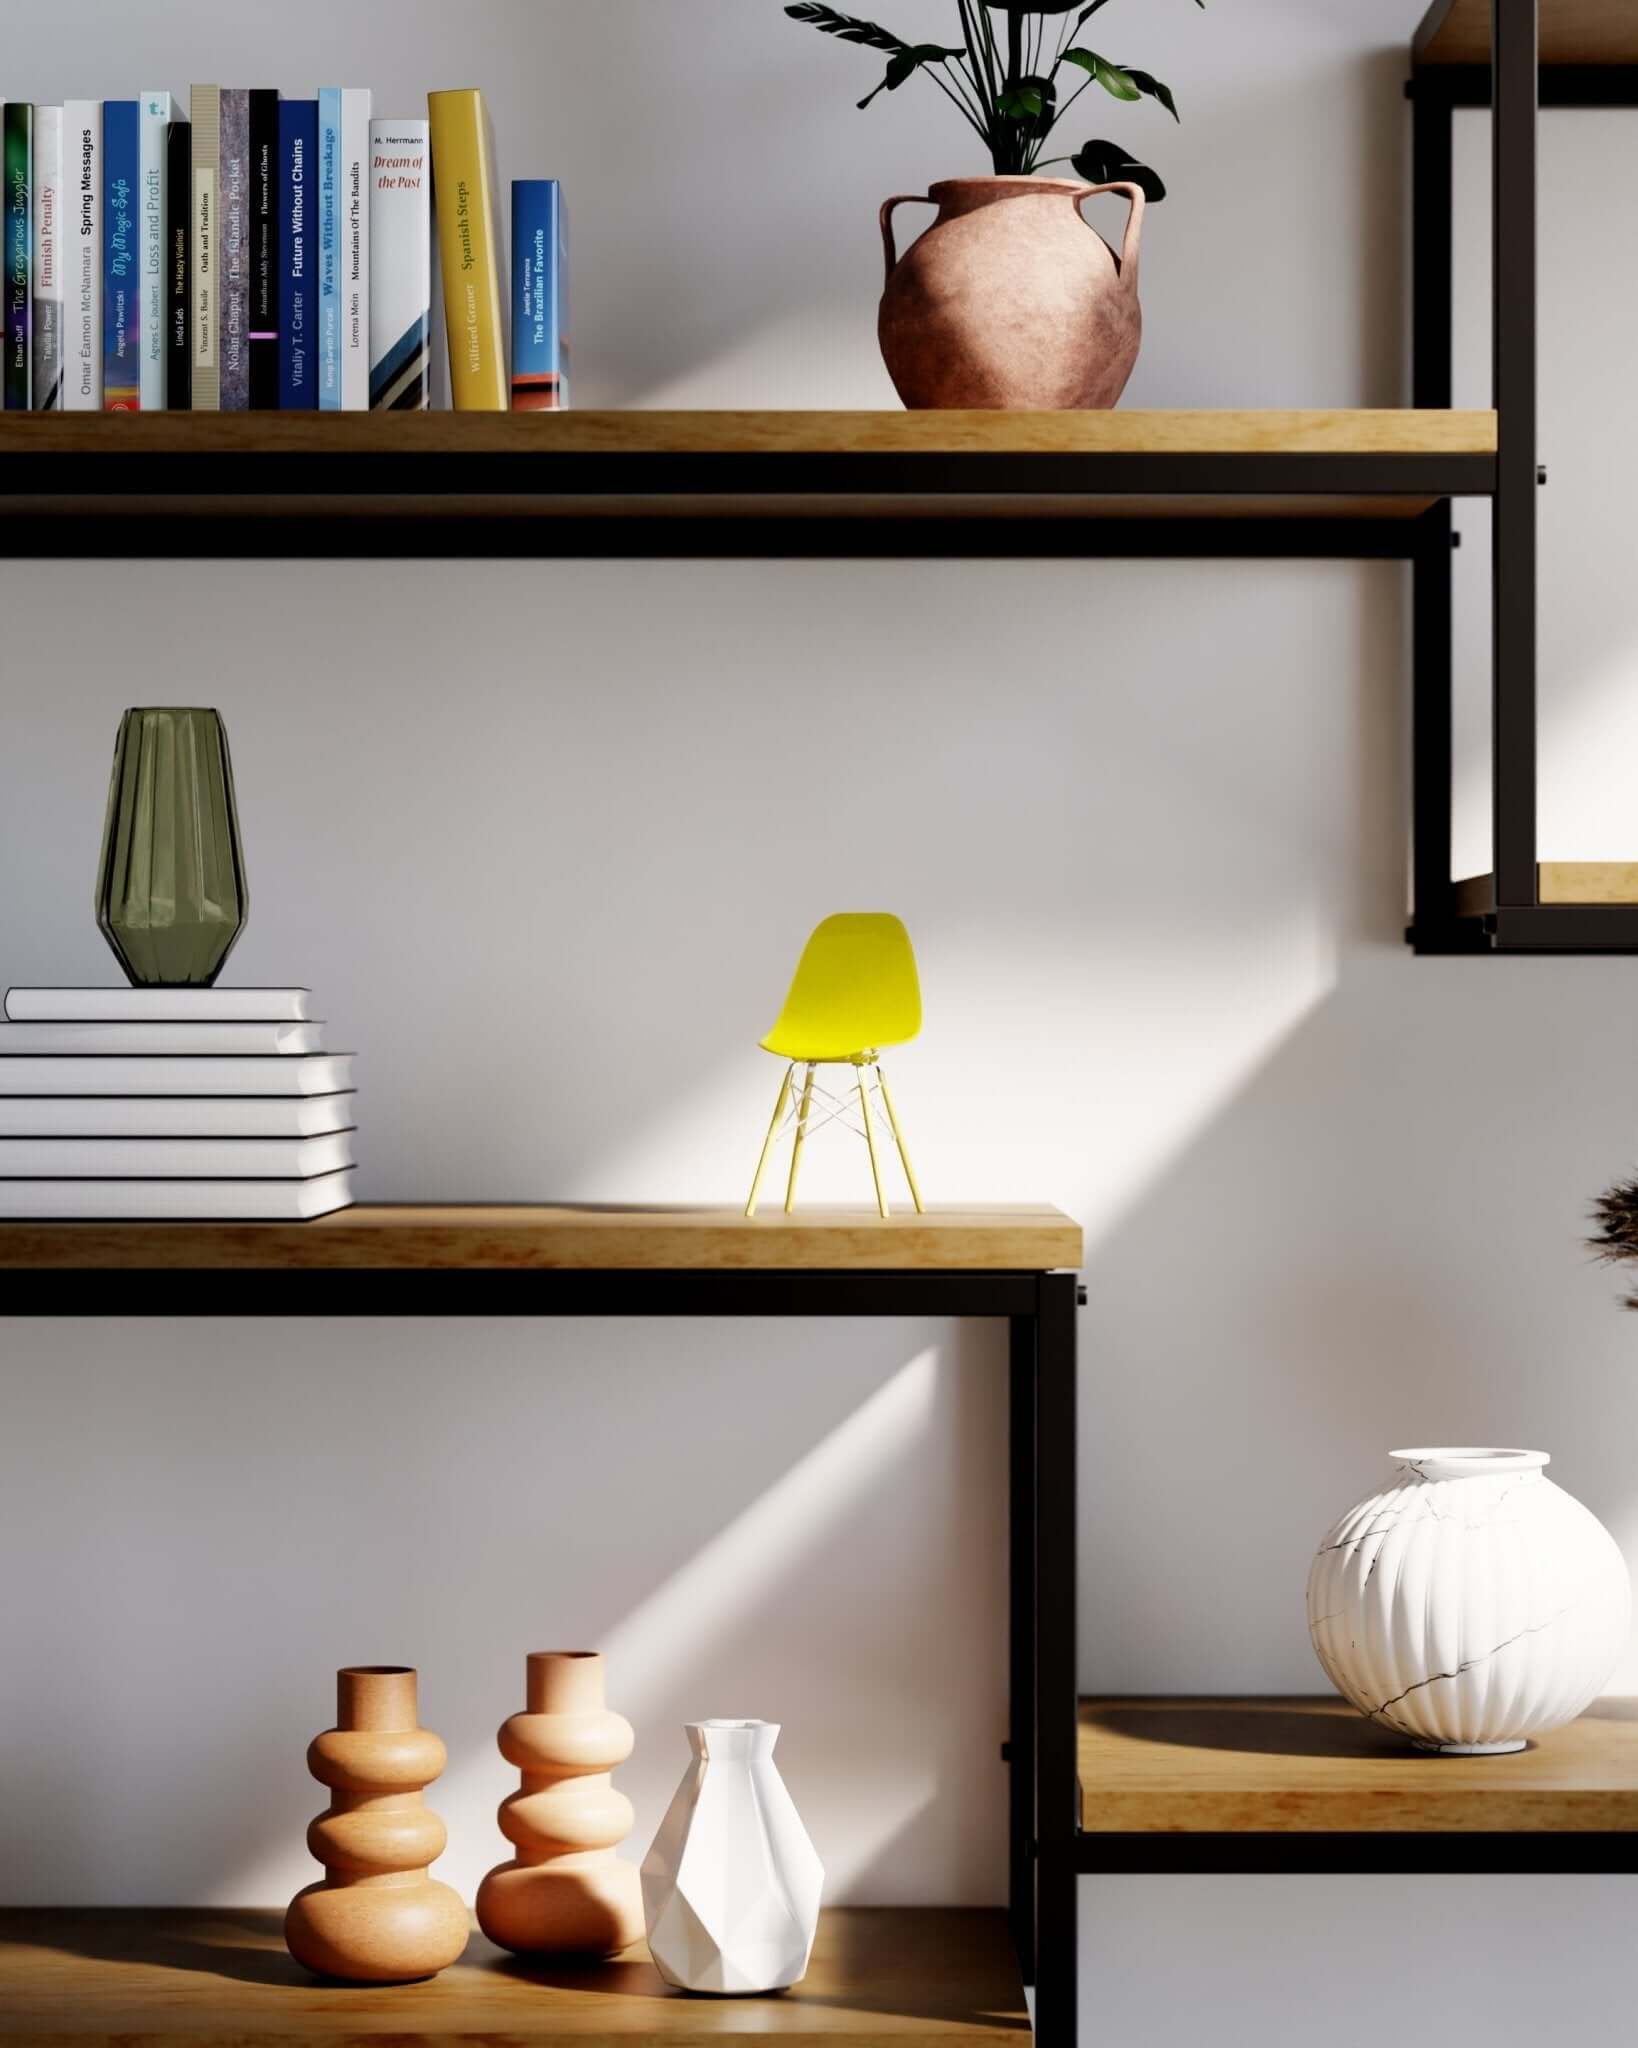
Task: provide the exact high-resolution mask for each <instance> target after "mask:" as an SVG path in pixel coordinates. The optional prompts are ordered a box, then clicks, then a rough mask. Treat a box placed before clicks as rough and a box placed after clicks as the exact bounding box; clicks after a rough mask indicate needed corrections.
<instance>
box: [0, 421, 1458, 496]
mask: <svg viewBox="0 0 1638 2048" xmlns="http://www.w3.org/2000/svg"><path fill="white" fill-rule="evenodd" d="M1495 452H1496V415H1495V414H1494V413H1493V412H1453V411H1452V412H1444V411H1419V412H1413V411H1409V410H1388V409H1383V410H1378V411H1368V412H1357V411H1355V412H1348V411H1327V412H1318V411H1310V412H1295V411H1285V412H1232V411H1215V412H1160V411H1131V412H1049V413H1028V412H917V413H910V412H562V413H454V412H426V413H297V412H286V413H273V412H262V413H87V414H73V413H36V414H17V415H13V414H7V415H5V416H4V417H3V418H0V457H3V456H5V455H6V454H13V453H14V454H19V455H22V454H46V453H53V454H63V455H76V454H78V455H113V454H130V455H131V456H132V458H133V462H134V461H135V460H137V459H139V458H146V457H152V456H154V455H162V454H176V455H222V456H246V455H404V456H417V455H419V456H429V457H430V456H436V455H516V456H519V457H520V458H521V457H524V456H528V455H552V454H561V455H595V454H609V455H679V456H707V455H809V454H812V455H847V454H852V455H1117V454H1120V455H1144V454H1163V455H1248V454H1250V455H1255V454H1264V455H1339V454H1355V455H1493V454H1495ZM3 482H4V470H3V467H0V489H3ZM535 487H536V488H538V486H535ZM520 488H523V486H522V485H521V484H520Z"/></svg>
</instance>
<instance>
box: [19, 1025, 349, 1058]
mask: <svg viewBox="0 0 1638 2048" xmlns="http://www.w3.org/2000/svg"><path fill="white" fill-rule="evenodd" d="M323 1050H324V1026H323V1025H322V1024H0V1059H3V1058H5V1057H6V1056H7V1055H8V1054H11V1055H15V1054H17V1053H33V1052H40V1053H55V1052H62V1053H96V1054H104V1053H124V1052H149V1053H189V1052H197V1053H213V1054H216V1055H217V1056H221V1055H224V1054H226V1055H230V1056H237V1055H241V1054H247V1053H248V1054H255V1055H260V1056H263V1057H268V1058H282V1059H289V1058H290V1057H291V1055H292V1054H295V1053H304V1052H323Z"/></svg>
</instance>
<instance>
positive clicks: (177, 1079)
mask: <svg viewBox="0 0 1638 2048" xmlns="http://www.w3.org/2000/svg"><path fill="white" fill-rule="evenodd" d="M352 1085H353V1059H352V1054H351V1053H337V1054H329V1055H326V1054H324V1053H311V1054H300V1053H298V1054H297V1055H296V1056H295V1057H294V1058H280V1057H275V1058H272V1059H244V1058H228V1059H222V1058H216V1059H212V1058H211V1057H210V1056H209V1055H208V1054H200V1055H197V1056H188V1055H178V1054H174V1053H171V1054H165V1053H159V1054H146V1055H145V1054H138V1053H124V1054H122V1053H115V1054H112V1055H106V1054H105V1055H101V1056H99V1055H97V1054H94V1053H93V1054H87V1053H68V1054H65V1055H60V1056H57V1057H52V1056H50V1055H30V1054H28V1053H22V1054H14V1055H13V1056H12V1057H11V1058H9V1059H0V1095H337V1094H340V1093H342V1092H344V1091H345V1090H347V1089H349V1088H351V1087H352Z"/></svg>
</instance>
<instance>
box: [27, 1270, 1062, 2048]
mask: <svg viewBox="0 0 1638 2048" xmlns="http://www.w3.org/2000/svg"><path fill="white" fill-rule="evenodd" d="M131 1277H141V1276H129V1275H119V1274H115V1273H112V1272H85V1273H78V1274H73V1275H65V1274H64V1273H62V1272H58V1271H8V1272H6V1273H5V1274H4V1275H3V1276H0V1313H3V1314H4V1315H5V1316H6V1317H7V1318H10V1317H14V1316H15V1317H21V1316H37V1317H62V1316H70V1315H72V1316H119V1317H128V1316H130V1315H132V1314H136V1315H145V1316H154V1317H163V1318H165V1319H167V1320H169V1319H172V1318H178V1317H188V1318H197V1317H205V1316H253V1317H292V1318H307V1317H322V1318H324V1319H326V1320H330V1319H334V1318H338V1317H358V1316H377V1317H422V1316H461V1317H486V1318H487V1317H496V1316H523V1317H549V1316H586V1317H599V1316H620V1317H627V1316H713V1317H716V1316H772V1317H785V1316H805V1317H829V1316H843V1317H856V1316H899V1317H907V1316H916V1317H929V1316H943V1317H954V1318H967V1317H980V1318H985V1319H991V1320H997V1321H1001V1322H1004V1323H1005V1324H1006V1325H1007V1328H1008V1336H1009V1341H1008V1353H1007V1357H1008V1433H1009V1443H1008V1450H1007V1473H1008V1494H1009V1506H1008V1531H1009V1538H1008V1550H1009V1565H1008V1596H1007V1601H1008V1629H1009V1646H1008V1694H1009V1708H1008V1731H1009V1732H1008V1739H1007V1741H1006V1742H1005V1744H1004V1745H1003V1747H1002V1750H1001V1759H1002V1761H1003V1762H1004V1763H1005V1764H1006V1765H1007V1766H1008V1779H1009V1785H1008V1827H1007V1840H1008V1900H1009V1918H1010V1924H1011V1929H1012V1937H1013V1943H1014V1947H1015V1949H1016V1952H1017V1956H1018V1965H1019V1972H1020V1975H1021V1977H1022V1980H1023V1982H1024V1983H1025V1984H1026V1985H1029V1986H1031V1987H1032V1988H1033V1991H1034V1997H1035V2038H1036V2040H1037V2042H1039V2043H1041V2044H1044V2048H1075V2039H1076V1998H1077V1967H1078V1957H1077V1928H1076V1878H1077V1875H1078V1873H1079V1870H1080V1867H1081V1866H1080V1852H1081V1839H1080V1785H1079V1773H1078V1766H1077V1759H1076V1740H1077V1732H1078V1704H1079V1703H1078V1700H1077V1696H1076V1695H1077V1687H1076V1659H1075V1628H1076V1589H1075V1519H1076V1518H1075V1497H1076V1481H1075V1453H1076V1440H1075V1427H1076V1419H1075V1392H1076V1356H1075V1351H1076V1328H1075V1324H1076V1310H1077V1308H1078V1306H1079V1305H1080V1302H1081V1300H1082V1299H1083V1294H1082V1289H1081V1285H1080V1281H1079V1279H1078V1277H1077V1276H1076V1275H1075V1274H1074V1273H1068V1272H975V1271H970V1270H968V1271H954V1272H915V1271H897V1272H859V1271H840V1272H776V1271H747V1270H742V1269H732V1270H724V1271H637V1272H623V1271H594V1272H557V1271H532V1270H506V1271H489V1270H471V1271H468V1270H458V1271H432V1270H379V1271H375V1270H353V1269H334V1270H327V1269H314V1270H311V1271H305V1270H304V1271H299V1272H284V1271H265V1272H256V1271H241V1270H229V1271H197V1272H189V1271H184V1270H180V1269H179V1270H177V1271H175V1272H166V1273H164V1274H154V1275H151V1276H147V1278H148V1280H149V1284H148V1285H146V1286H144V1287H139V1288H137V1289H135V1290H133V1289H131V1288H129V1287H128V1286H125V1285H119V1286H117V1287H116V1285H115V1282H116V1281H119V1280H125V1279H129V1278H131ZM65 1280H77V1281H78V1282H79V1283H80V1284H79V1285H78V1286H65Z"/></svg>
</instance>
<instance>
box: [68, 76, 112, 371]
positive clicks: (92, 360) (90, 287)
mask: <svg viewBox="0 0 1638 2048" xmlns="http://www.w3.org/2000/svg"><path fill="white" fill-rule="evenodd" d="M63 197H64V201H65V204H64V207H63V411H64V412H101V411H102V101H101V100H65V101H64V102H63Z"/></svg>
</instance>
